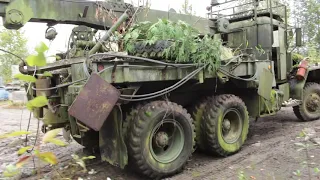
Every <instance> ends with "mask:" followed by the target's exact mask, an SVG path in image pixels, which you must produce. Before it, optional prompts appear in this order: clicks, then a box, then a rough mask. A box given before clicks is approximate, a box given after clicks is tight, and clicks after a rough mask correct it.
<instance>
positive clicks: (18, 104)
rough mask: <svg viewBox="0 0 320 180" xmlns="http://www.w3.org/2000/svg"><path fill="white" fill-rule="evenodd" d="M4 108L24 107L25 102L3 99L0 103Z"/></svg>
mask: <svg viewBox="0 0 320 180" xmlns="http://www.w3.org/2000/svg"><path fill="white" fill-rule="evenodd" d="M0 106H2V107H3V108H4V109H23V108H25V107H26V103H24V102H13V101H3V102H2V103H0Z"/></svg>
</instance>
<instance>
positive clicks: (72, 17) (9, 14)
mask: <svg viewBox="0 0 320 180" xmlns="http://www.w3.org/2000/svg"><path fill="white" fill-rule="evenodd" d="M126 10H128V11H127V13H128V14H129V16H130V15H131V16H133V15H134V16H135V17H136V19H138V20H139V21H151V22H155V21H157V20H158V19H159V18H167V19H170V20H172V21H178V20H183V21H185V22H187V23H190V24H194V25H195V27H196V28H198V29H199V30H200V32H202V33H208V32H209V26H208V23H209V21H208V20H207V19H203V18H199V17H196V16H189V15H183V14H178V13H172V12H167V11H158V10H148V11H146V12H147V13H148V16H146V14H145V13H143V12H142V13H135V12H137V11H136V10H137V7H133V5H131V4H128V3H124V2H123V1H122V0H118V1H116V0H114V1H88V0H45V1H44V0H0V16H1V17H3V19H4V21H3V22H4V26H5V27H6V28H7V29H19V28H21V27H22V26H24V25H25V24H26V23H27V22H43V23H48V25H49V26H53V25H55V24H75V25H85V26H88V27H91V28H95V29H99V30H107V29H109V28H110V27H111V26H112V25H113V23H114V22H115V21H116V20H117V19H118V18H119V17H120V16H121V15H122V14H123V13H124V12H125V11H126Z"/></svg>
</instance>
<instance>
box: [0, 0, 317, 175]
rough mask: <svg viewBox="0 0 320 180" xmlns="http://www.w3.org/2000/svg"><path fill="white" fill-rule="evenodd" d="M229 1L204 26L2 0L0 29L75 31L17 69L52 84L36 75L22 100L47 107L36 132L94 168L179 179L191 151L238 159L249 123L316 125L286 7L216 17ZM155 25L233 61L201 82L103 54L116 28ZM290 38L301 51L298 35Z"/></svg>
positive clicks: (166, 66) (151, 63) (150, 63)
mask: <svg viewBox="0 0 320 180" xmlns="http://www.w3.org/2000/svg"><path fill="white" fill-rule="evenodd" d="M234 1H235V0H225V1H223V2H220V3H217V2H216V1H212V3H211V5H210V7H208V12H209V13H208V18H205V19H204V18H199V17H194V16H189V15H182V14H177V13H172V12H163V11H157V10H152V9H151V10H146V12H148V13H147V14H145V13H137V12H138V11H140V10H141V9H142V10H144V9H143V8H142V7H133V6H132V5H130V4H126V3H124V2H122V1H121V0H119V1H97V2H92V1H85V0H81V1H80V0H79V1H74V0H72V1H67V0H45V1H43V0H0V15H1V16H2V17H3V18H4V25H5V27H6V28H8V29H19V28H20V27H22V26H23V25H24V24H26V23H27V22H45V23H48V26H49V29H48V31H47V32H46V37H47V38H48V39H51V40H52V39H54V37H55V36H56V32H55V30H54V29H53V28H50V27H52V26H54V25H55V24H59V23H62V24H75V25H79V26H78V27H75V28H74V29H73V31H72V34H71V37H70V43H69V49H68V52H66V53H65V54H60V55H59V56H60V57H62V59H61V60H57V61H56V62H54V63H51V64H47V65H46V66H44V67H36V68H35V67H29V66H27V64H26V63H21V64H20V72H21V73H23V74H34V71H35V70H36V71H37V73H36V74H38V73H41V72H44V71H49V72H51V73H52V75H53V76H52V77H41V76H36V77H37V81H36V82H35V83H32V85H31V87H32V90H30V91H28V92H29V93H28V98H29V99H33V98H35V97H37V96H43V95H45V96H46V97H47V98H48V100H49V103H48V105H47V106H44V107H42V108H37V109H35V110H34V115H35V116H36V117H38V118H41V119H43V122H44V127H45V128H43V131H46V130H48V129H54V128H64V132H65V133H66V134H67V133H70V134H71V136H72V137H73V139H75V140H76V141H77V142H78V143H80V144H82V145H83V146H84V147H85V148H87V149H90V150H98V151H99V152H100V154H101V158H102V160H105V161H107V162H109V163H110V164H112V165H115V166H119V167H121V168H124V167H125V166H127V165H132V167H134V169H136V170H137V172H139V173H141V174H144V175H146V176H148V177H151V178H155V177H163V176H168V175H172V174H175V173H178V172H179V171H180V170H181V169H182V168H183V166H184V165H185V164H186V162H187V160H188V159H189V158H190V156H191V155H192V153H193V152H194V151H195V148H196V147H197V148H200V149H203V150H204V151H205V152H208V153H211V154H215V155H219V156H228V155H232V154H234V153H236V152H237V151H239V150H240V148H241V147H242V145H243V144H244V142H245V140H246V138H247V133H248V130H249V117H250V118H253V119H257V118H259V117H265V116H270V115H275V114H276V113H277V112H278V111H279V110H280V109H281V107H283V106H292V107H293V112H294V113H295V114H296V115H297V117H298V118H299V119H300V120H302V121H311V120H316V119H318V118H319V117H320V113H319V111H318V110H319V102H320V85H319V84H318V82H319V78H320V76H319V75H318V74H319V69H320V67H319V66H315V65H308V61H307V59H305V60H303V61H301V63H300V65H299V66H295V67H293V64H292V63H293V62H292V58H291V53H290V52H289V50H288V49H289V43H288V42H289V40H288V39H289V37H290V35H291V34H292V33H290V31H291V30H290V28H289V26H288V23H287V21H288V20H287V19H288V18H287V12H286V6H284V5H282V4H278V3H272V1H271V0H267V1H259V0H253V1H252V2H251V3H245V4H242V5H233V6H227V7H228V8H226V9H221V7H223V4H225V3H230V2H231V3H233V2H234ZM262 3H264V4H265V6H264V8H262V7H261V4H262ZM234 4H236V3H234ZM219 7H220V8H219ZM241 9H246V10H241ZM223 11H224V12H225V13H221V12H223ZM159 18H166V19H169V20H171V21H178V20H182V21H185V22H187V23H190V24H193V26H194V27H195V28H197V29H198V30H199V31H200V32H201V34H202V35H205V34H210V35H212V36H210V37H212V38H219V39H221V41H222V42H223V44H224V45H225V46H226V47H229V48H232V49H234V50H235V51H237V50H240V51H239V52H240V53H238V54H237V55H235V56H234V57H232V58H230V59H227V60H223V61H221V65H220V66H219V67H218V68H216V69H215V71H214V72H213V73H212V72H210V73H209V72H208V71H207V69H206V67H205V65H201V64H194V63H174V62H170V61H167V60H161V59H160V60H159V59H158V60H155V59H152V58H149V57H145V56H143V57H142V56H139V55H137V54H134V55H132V54H131V55H130V54H129V55H128V54H127V53H125V52H110V51H108V50H107V48H105V46H104V45H103V43H105V42H106V41H108V40H109V38H110V36H111V35H112V33H113V32H115V31H120V32H121V30H123V28H120V27H127V26H130V25H131V24H134V23H135V22H136V21H137V20H139V21H150V22H156V21H157V20H158V19H159ZM97 30H105V31H106V32H105V35H104V36H103V37H102V38H100V39H94V35H95V33H96V32H97ZM295 32H296V38H297V43H296V44H297V45H300V44H301V31H299V29H296V31H295ZM158 48H160V49H161V47H159V46H158ZM162 49H163V48H162ZM140 50H141V51H150V48H144V47H142V48H140ZM186 61H187V60H186ZM290 100H291V101H290Z"/></svg>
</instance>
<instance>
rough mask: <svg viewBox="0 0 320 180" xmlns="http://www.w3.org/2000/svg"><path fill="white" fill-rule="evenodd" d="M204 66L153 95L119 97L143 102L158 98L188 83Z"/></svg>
mask: <svg viewBox="0 0 320 180" xmlns="http://www.w3.org/2000/svg"><path fill="white" fill-rule="evenodd" d="M203 68H204V66H203V67H201V68H198V69H196V70H195V71H193V72H192V73H190V74H189V75H187V76H186V77H184V78H183V79H181V80H180V81H179V82H177V83H176V84H174V85H172V86H170V87H168V88H166V89H163V90H161V91H157V92H154V93H150V94H144V95H131V96H130V95H120V98H119V99H121V100H124V101H144V100H148V99H153V98H156V97H160V96H162V95H165V94H168V93H170V92H172V91H174V90H176V89H177V88H179V87H181V86H182V85H183V84H185V83H186V82H187V81H189V80H190V79H191V78H192V77H193V76H195V75H196V74H198V73H199V72H200V71H201V70H203ZM142 96H143V97H144V98H140V99H127V98H126V97H131V98H137V97H142Z"/></svg>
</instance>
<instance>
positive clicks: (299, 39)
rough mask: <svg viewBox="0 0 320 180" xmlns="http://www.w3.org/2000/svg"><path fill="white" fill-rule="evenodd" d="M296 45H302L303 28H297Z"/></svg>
mask: <svg viewBox="0 0 320 180" xmlns="http://www.w3.org/2000/svg"><path fill="white" fill-rule="evenodd" d="M296 46H297V47H301V46H302V30H301V28H296Z"/></svg>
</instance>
